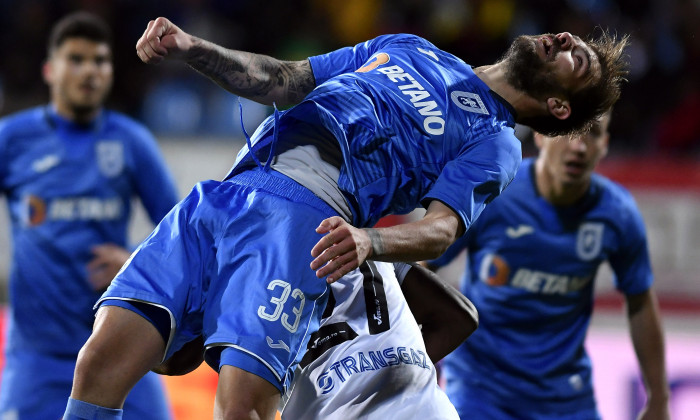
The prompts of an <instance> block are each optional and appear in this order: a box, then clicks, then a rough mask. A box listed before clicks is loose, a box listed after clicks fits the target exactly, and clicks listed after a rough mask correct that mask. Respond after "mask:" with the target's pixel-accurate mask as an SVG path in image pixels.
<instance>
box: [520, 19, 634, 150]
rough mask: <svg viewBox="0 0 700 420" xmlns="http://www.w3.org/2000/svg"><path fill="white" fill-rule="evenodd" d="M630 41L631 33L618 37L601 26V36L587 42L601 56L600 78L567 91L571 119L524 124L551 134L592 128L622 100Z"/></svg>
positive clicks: (583, 130)
mask: <svg viewBox="0 0 700 420" xmlns="http://www.w3.org/2000/svg"><path fill="white" fill-rule="evenodd" d="M628 40H629V36H628V35H625V36H623V37H622V38H621V39H619V40H618V39H617V36H616V35H612V34H610V33H609V32H608V31H606V30H602V29H601V35H600V36H599V37H598V38H593V37H589V38H588V39H587V40H586V44H588V46H590V47H591V49H592V50H593V52H594V53H595V55H596V56H597V57H598V62H599V63H600V77H599V78H598V79H597V80H595V79H594V80H593V81H592V83H590V84H588V85H587V86H585V87H584V88H582V89H580V90H578V91H574V92H566V93H565V95H566V96H567V97H568V99H569V103H570V104H571V115H570V116H569V118H567V119H565V120H559V119H556V118H553V117H552V116H546V117H535V118H531V119H528V121H522V123H523V124H525V125H529V126H530V127H532V128H533V129H534V130H536V131H539V132H540V133H543V134H546V135H548V136H552V137H555V136H560V135H566V134H574V133H577V132H579V133H580V132H585V131H588V130H590V128H591V126H592V125H593V123H594V122H595V121H596V119H598V118H599V117H600V116H602V115H603V114H604V113H605V112H606V111H608V110H609V109H611V108H612V106H613V105H615V102H617V100H618V99H620V93H621V91H622V83H623V82H626V81H627V79H626V76H627V73H628V71H627V66H628V63H627V57H626V56H625V55H624V50H625V48H626V47H627V44H628Z"/></svg>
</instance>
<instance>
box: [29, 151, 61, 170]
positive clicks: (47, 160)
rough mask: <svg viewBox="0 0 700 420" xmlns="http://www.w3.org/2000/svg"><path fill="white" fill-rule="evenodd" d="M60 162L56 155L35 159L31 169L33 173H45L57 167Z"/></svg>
mask: <svg viewBox="0 0 700 420" xmlns="http://www.w3.org/2000/svg"><path fill="white" fill-rule="evenodd" d="M60 161H61V160H60V159H59V158H58V156H56V155H46V156H44V157H43V158H41V159H37V160H35V161H34V162H32V169H34V171H35V172H38V173H42V172H46V171H48V170H49V169H51V168H53V167H54V166H56V165H58V163H59V162H60Z"/></svg>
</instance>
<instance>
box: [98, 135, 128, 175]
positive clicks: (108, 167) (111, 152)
mask: <svg viewBox="0 0 700 420" xmlns="http://www.w3.org/2000/svg"><path fill="white" fill-rule="evenodd" d="M95 153H96V155H97V167H98V168H100V172H101V173H102V175H104V176H106V177H109V178H111V177H114V176H117V175H119V174H120V173H121V172H122V169H123V168H124V145H123V144H122V143H121V142H120V141H117V140H102V141H99V142H97V145H96V146H95Z"/></svg>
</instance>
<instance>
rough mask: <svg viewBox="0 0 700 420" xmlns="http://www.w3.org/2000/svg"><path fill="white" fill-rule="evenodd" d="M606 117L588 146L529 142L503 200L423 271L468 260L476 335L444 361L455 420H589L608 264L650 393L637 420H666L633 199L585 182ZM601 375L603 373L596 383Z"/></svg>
mask: <svg viewBox="0 0 700 420" xmlns="http://www.w3.org/2000/svg"><path fill="white" fill-rule="evenodd" d="M609 123H610V113H607V114H605V116H604V117H602V118H601V119H600V120H599V121H598V122H597V123H596V124H594V125H593V127H592V129H591V131H590V132H589V133H588V134H586V135H575V136H571V137H568V136H567V137H554V138H552V137H547V136H544V135H542V134H540V133H535V134H534V139H535V143H536V145H537V147H538V148H539V155H538V156H537V158H536V159H525V160H524V161H523V164H522V166H521V168H520V170H519V172H518V174H517V176H516V177H515V180H514V181H513V182H512V183H511V185H510V186H509V187H508V189H507V190H506V191H505V192H504V193H503V194H502V195H501V196H500V197H499V198H498V199H497V200H495V201H494V202H493V203H492V204H491V205H490V206H489V207H488V208H487V209H486V210H485V211H484V212H483V214H482V215H481V216H480V218H479V219H478V220H477V221H476V222H475V223H474V224H473V225H472V228H471V229H470V230H469V231H468V232H467V234H466V235H465V236H464V237H463V238H461V239H460V240H459V241H457V242H456V243H455V244H454V245H453V246H452V247H450V249H449V250H448V251H447V252H446V253H445V254H444V255H443V256H442V257H440V258H439V259H438V260H435V261H432V262H431V264H430V265H431V266H433V267H440V266H443V265H445V264H447V263H448V262H449V261H450V260H451V259H452V258H454V257H455V256H456V255H457V254H459V252H460V251H461V250H462V249H465V248H466V249H467V252H468V264H467V270H466V272H465V273H464V276H463V279H462V286H461V287H462V292H463V293H464V294H465V295H466V296H467V297H468V298H469V299H470V300H471V301H472V302H474V304H475V305H476V307H477V308H478V310H479V314H480V325H479V329H478V330H477V331H476V332H475V333H474V334H473V335H472V336H471V337H470V339H469V340H468V341H466V342H465V343H464V344H462V345H461V346H460V347H459V348H458V349H457V350H456V351H455V352H453V353H452V354H450V355H449V356H447V357H446V358H445V362H444V371H443V372H444V374H445V378H446V380H447V393H448V396H449V397H450V400H451V401H452V402H453V403H454V404H455V406H456V408H457V410H458V411H459V413H460V416H461V418H463V419H466V418H478V419H498V420H504V419H522V418H531V419H559V420H561V419H597V418H600V416H599V414H598V412H597V409H596V403H595V400H594V393H593V388H592V377H591V375H592V372H591V362H590V360H589V358H588V355H587V354H586V351H585V349H584V347H583V343H584V339H585V336H586V331H587V329H588V325H589V322H590V318H591V312H592V309H593V291H594V279H595V276H596V273H597V272H598V269H599V267H600V265H601V264H602V263H603V262H605V261H608V262H609V263H610V265H611V267H612V269H613V271H614V274H615V284H616V287H617V289H618V290H619V291H621V292H622V293H624V295H625V299H626V304H627V305H626V306H627V316H628V319H629V328H630V333H631V337H632V343H633V345H634V349H635V352H636V354H637V359H638V361H639V365H640V367H641V372H642V376H643V379H644V384H645V386H646V390H647V397H648V399H647V402H646V406H645V408H644V411H643V412H642V413H641V414H640V418H641V419H647V420H650V419H657V420H661V419H668V416H669V414H668V413H669V411H668V397H669V388H668V384H667V380H666V371H665V360H664V338H663V333H662V329H661V322H660V318H659V313H658V309H657V302H656V296H655V294H654V291H653V290H652V288H651V286H652V281H653V275H652V270H651V264H650V261H649V255H648V251H647V239H646V233H645V227H644V223H643V220H642V217H641V214H640V213H639V210H638V209H637V206H636V204H635V202H634V200H633V198H632V196H631V195H630V194H629V193H628V192H627V191H626V190H625V189H624V188H623V187H621V186H620V185H618V184H616V183H613V182H612V181H610V180H609V179H607V178H604V177H602V176H600V175H598V174H595V173H593V171H594V169H595V167H596V165H597V163H598V162H599V161H600V159H601V158H603V157H604V156H605V154H606V153H607V150H608V138H609V134H608V124H609ZM599 374H600V375H604V372H600V373H599Z"/></svg>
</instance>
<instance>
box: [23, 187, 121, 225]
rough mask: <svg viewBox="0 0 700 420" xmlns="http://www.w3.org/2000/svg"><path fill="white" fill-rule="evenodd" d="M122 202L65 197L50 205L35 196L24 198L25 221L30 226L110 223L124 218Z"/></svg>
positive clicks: (109, 199) (53, 200) (94, 198)
mask: <svg viewBox="0 0 700 420" xmlns="http://www.w3.org/2000/svg"><path fill="white" fill-rule="evenodd" d="M122 207H123V206H122V202H121V200H120V199H119V198H118V197H114V198H98V197H63V198H55V199H52V200H50V201H48V203H47V202H46V201H45V200H43V199H42V198H40V197H37V196H35V195H28V196H26V197H25V198H24V217H23V220H24V222H25V224H26V225H28V226H37V225H40V224H42V223H44V222H45V221H47V220H49V221H60V222H72V221H108V220H119V219H120V218H121V217H122V213H123V208H122Z"/></svg>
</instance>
